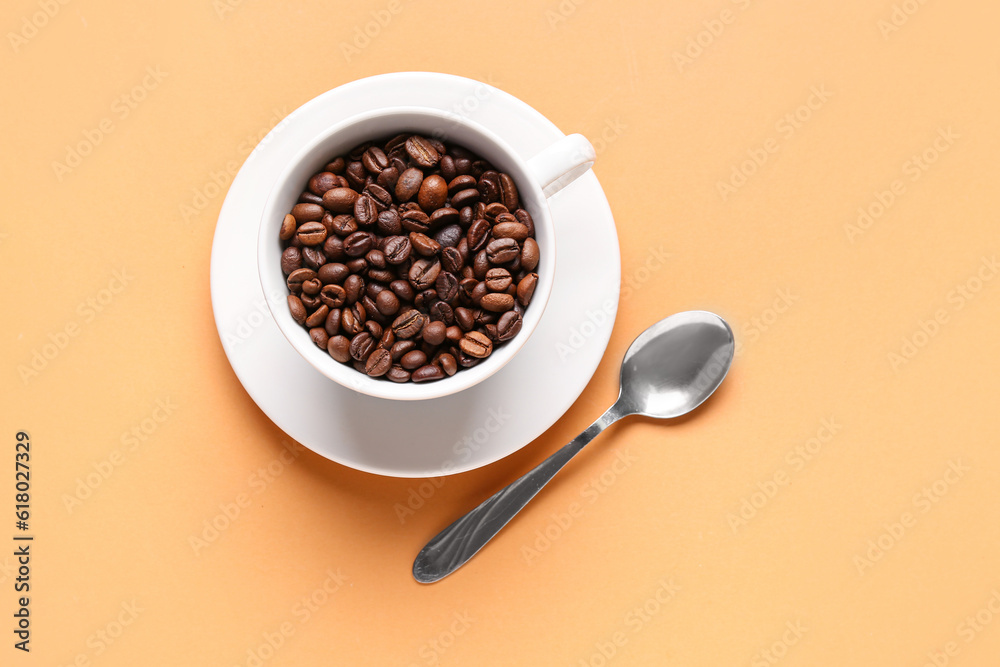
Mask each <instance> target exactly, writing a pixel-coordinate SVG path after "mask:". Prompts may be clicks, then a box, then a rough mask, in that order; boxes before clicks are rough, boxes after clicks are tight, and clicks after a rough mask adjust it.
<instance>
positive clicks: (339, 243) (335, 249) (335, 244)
mask: <svg viewBox="0 0 1000 667" xmlns="http://www.w3.org/2000/svg"><path fill="white" fill-rule="evenodd" d="M323 254H324V255H326V258H327V259H328V260H330V261H331V262H339V261H340V260H342V259H344V258H345V257H347V255H346V254H345V253H344V239H342V238H340V237H339V236H327V237H326V241H324V242H323Z"/></svg>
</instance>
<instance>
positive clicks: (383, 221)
mask: <svg viewBox="0 0 1000 667" xmlns="http://www.w3.org/2000/svg"><path fill="white" fill-rule="evenodd" d="M375 228H376V229H377V230H378V233H379V234H381V235H383V236H392V235H393V234H399V233H400V232H401V231H403V225H402V224H401V221H400V218H399V212H398V211H396V210H394V209H390V210H388V211H382V212H381V213H379V214H378V220H377V221H376V222H375Z"/></svg>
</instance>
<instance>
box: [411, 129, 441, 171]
mask: <svg viewBox="0 0 1000 667" xmlns="http://www.w3.org/2000/svg"><path fill="white" fill-rule="evenodd" d="M406 152H407V153H409V154H410V157H411V158H412V159H413V161H414V162H416V163H417V164H418V165H420V166H421V167H423V168H424V169H430V168H431V167H433V166H434V165H436V164H437V163H438V160H440V159H441V156H440V155H439V154H438V152H437V150H436V149H435V148H434V146H433V145H432V144H431V142H430V141H428V140H427V139H424V138H423V137H421V136H418V135H416V134H415V135H413V136H412V137H410V138H409V139H407V140H406Z"/></svg>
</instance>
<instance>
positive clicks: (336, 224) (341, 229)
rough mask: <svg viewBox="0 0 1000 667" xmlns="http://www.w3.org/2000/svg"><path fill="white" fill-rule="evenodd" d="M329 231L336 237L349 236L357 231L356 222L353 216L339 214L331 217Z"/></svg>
mask: <svg viewBox="0 0 1000 667" xmlns="http://www.w3.org/2000/svg"><path fill="white" fill-rule="evenodd" d="M329 231H331V232H333V233H334V234H336V235H337V236H350V235H351V234H353V233H354V232H356V231H358V222H357V220H355V219H354V216H353V215H347V214H346V213H341V214H339V215H335V216H333V219H332V220H331V221H330V229H329Z"/></svg>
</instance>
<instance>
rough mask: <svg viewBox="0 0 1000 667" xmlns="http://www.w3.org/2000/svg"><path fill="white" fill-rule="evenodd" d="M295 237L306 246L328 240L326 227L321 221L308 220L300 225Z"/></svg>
mask: <svg viewBox="0 0 1000 667" xmlns="http://www.w3.org/2000/svg"><path fill="white" fill-rule="evenodd" d="M295 237H296V238H297V239H298V240H299V242H300V243H301V244H302V245H304V246H311V245H319V244H320V243H322V242H323V241H325V240H326V227H324V226H323V224H322V223H320V222H307V223H305V224H303V225H300V226H299V230H298V231H297V232H295Z"/></svg>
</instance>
